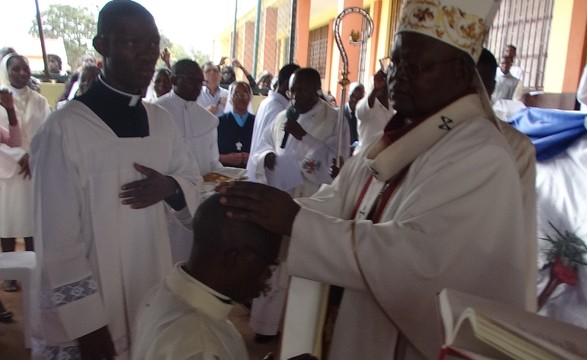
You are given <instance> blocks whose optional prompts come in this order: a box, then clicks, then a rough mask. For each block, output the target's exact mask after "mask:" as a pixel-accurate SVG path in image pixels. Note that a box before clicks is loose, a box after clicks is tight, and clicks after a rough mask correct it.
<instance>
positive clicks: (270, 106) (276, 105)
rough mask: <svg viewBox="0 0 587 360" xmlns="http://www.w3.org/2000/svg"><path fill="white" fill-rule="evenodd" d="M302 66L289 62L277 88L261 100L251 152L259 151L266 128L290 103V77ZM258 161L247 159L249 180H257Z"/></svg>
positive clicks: (278, 80)
mask: <svg viewBox="0 0 587 360" xmlns="http://www.w3.org/2000/svg"><path fill="white" fill-rule="evenodd" d="M299 68H300V67H299V66H298V65H296V64H287V65H285V66H284V67H282V68H281V69H280V70H279V74H278V76H277V90H275V91H273V90H269V94H268V95H267V98H266V99H264V100H263V101H261V104H259V108H258V109H257V113H256V114H255V126H253V136H252V138H251V150H250V152H249V153H250V154H254V153H255V152H257V149H258V147H259V146H260V144H261V135H262V134H263V132H264V130H265V129H266V128H270V127H272V126H273V121H274V120H275V118H276V117H277V114H279V113H280V112H282V111H283V110H285V108H287V105H288V104H289V98H288V97H287V94H286V93H287V90H288V89H289V78H290V77H291V75H292V74H293V73H294V72H295V71H296V70H297V69H299ZM257 165H258V164H257V163H256V162H254V161H253V159H252V158H250V157H249V161H247V177H248V179H249V181H256V179H257V178H256V177H255V170H256V168H257Z"/></svg>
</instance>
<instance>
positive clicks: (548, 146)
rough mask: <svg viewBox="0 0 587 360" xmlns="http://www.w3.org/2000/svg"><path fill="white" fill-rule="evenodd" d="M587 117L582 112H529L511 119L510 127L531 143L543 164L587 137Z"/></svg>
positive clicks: (536, 109) (553, 110)
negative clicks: (586, 122) (524, 135)
mask: <svg viewBox="0 0 587 360" xmlns="http://www.w3.org/2000/svg"><path fill="white" fill-rule="evenodd" d="M586 116H587V114H586V113H582V112H579V111H565V110H556V109H540V108H527V109H524V110H522V111H520V112H518V113H517V114H515V115H514V116H512V117H511V118H510V119H509V121H508V123H510V124H511V125H512V126H513V127H515V128H516V129H517V130H518V131H520V132H522V133H524V134H526V135H527V136H528V137H529V138H530V140H532V143H533V144H534V146H535V147H536V159H537V160H538V161H544V160H548V159H550V158H551V157H553V156H555V155H557V154H559V153H561V152H563V151H565V150H566V149H567V147H568V146H569V145H571V144H572V143H573V142H574V141H575V140H577V139H578V138H580V137H581V136H583V135H585V134H586V133H587V129H586V128H585V117H586Z"/></svg>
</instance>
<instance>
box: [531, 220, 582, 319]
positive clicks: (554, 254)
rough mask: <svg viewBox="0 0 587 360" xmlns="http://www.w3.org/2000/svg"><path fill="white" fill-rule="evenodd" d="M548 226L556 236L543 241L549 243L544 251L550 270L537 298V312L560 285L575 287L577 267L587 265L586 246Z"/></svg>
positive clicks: (579, 239) (568, 234) (577, 274)
mask: <svg viewBox="0 0 587 360" xmlns="http://www.w3.org/2000/svg"><path fill="white" fill-rule="evenodd" d="M549 224H550V226H551V227H552V228H553V229H554V231H555V232H556V235H555V236H554V237H553V236H550V235H546V237H545V238H542V239H543V240H546V241H548V242H549V243H550V247H549V248H547V249H546V250H545V255H546V258H547V262H548V263H547V265H546V267H549V268H550V274H549V276H550V277H549V279H548V283H547V284H546V286H545V287H544V289H543V290H542V292H541V293H540V295H539V296H538V310H540V309H541V308H542V306H544V304H545V303H546V301H548V299H549V298H550V296H551V295H552V293H553V292H554V290H555V289H556V288H557V286H559V285H560V284H569V285H571V286H575V285H577V282H578V280H579V279H578V277H579V273H578V267H579V265H587V262H586V261H585V258H584V256H585V254H587V245H585V242H584V241H583V240H582V239H581V238H579V237H578V236H577V235H575V234H574V233H572V232H569V231H565V232H562V231H560V230H559V229H557V228H556V227H555V226H554V225H553V224H552V223H551V222H549Z"/></svg>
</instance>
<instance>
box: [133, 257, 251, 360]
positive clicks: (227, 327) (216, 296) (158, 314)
mask: <svg viewBox="0 0 587 360" xmlns="http://www.w3.org/2000/svg"><path fill="white" fill-rule="evenodd" d="M181 265H182V263H179V264H176V265H175V268H174V269H173V271H172V272H171V274H169V276H167V277H166V278H165V280H164V281H163V283H162V284H160V285H159V286H157V287H155V288H153V289H152V290H151V291H149V293H148V294H147V295H146V296H145V298H144V300H143V303H142V304H141V307H140V310H139V315H138V319H137V323H136V331H135V332H134V335H133V336H134V338H133V340H134V341H133V344H134V348H133V349H134V350H133V359H135V360H179V359H189V360H213V359H222V360H248V359H249V355H248V352H247V348H246V346H245V342H244V340H243V338H242V336H241V335H240V333H239V332H238V330H237V329H236V327H235V326H234V325H233V324H232V322H230V319H229V313H230V311H231V310H232V308H233V306H234V305H233V303H232V302H231V301H230V299H228V298H227V297H226V296H224V295H222V294H220V293H218V292H216V291H214V290H212V289H211V288H209V287H208V286H206V285H204V284H202V283H201V282H199V281H198V280H196V279H194V278H193V277H191V276H190V275H189V274H187V273H186V272H185V271H184V270H183V268H182V267H181Z"/></svg>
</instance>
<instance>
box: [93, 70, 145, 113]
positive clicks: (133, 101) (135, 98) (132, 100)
mask: <svg viewBox="0 0 587 360" xmlns="http://www.w3.org/2000/svg"><path fill="white" fill-rule="evenodd" d="M98 81H100V82H101V83H102V84H104V86H106V87H107V88H108V89H110V90H112V91H114V92H115V93H117V94H120V95H123V96H126V97H128V98H129V100H128V106H137V104H139V103H140V101H141V99H142V97H141V95H135V94H129V93H126V92H124V91H120V90H118V89H116V88H113V87H112V86H110V85H108V83H107V82H106V81H104V79H102V75H100V76H98Z"/></svg>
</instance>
